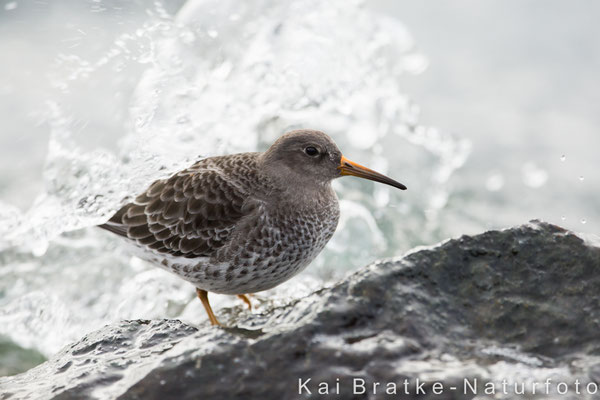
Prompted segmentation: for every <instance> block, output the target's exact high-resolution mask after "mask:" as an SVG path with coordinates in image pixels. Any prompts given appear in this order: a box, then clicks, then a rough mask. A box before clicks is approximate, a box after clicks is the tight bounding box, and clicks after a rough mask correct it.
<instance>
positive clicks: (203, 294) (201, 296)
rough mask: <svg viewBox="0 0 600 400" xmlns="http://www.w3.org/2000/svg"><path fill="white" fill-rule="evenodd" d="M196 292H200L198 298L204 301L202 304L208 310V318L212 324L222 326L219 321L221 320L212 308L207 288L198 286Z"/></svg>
mask: <svg viewBox="0 0 600 400" xmlns="http://www.w3.org/2000/svg"><path fill="white" fill-rule="evenodd" d="M196 293H198V298H199V299H200V301H201V302H202V305H203V306H204V309H205V310H206V313H207V314H208V319H209V320H210V324H211V325H219V326H220V325H221V324H220V323H219V321H217V317H215V314H214V313H213V310H212V308H210V303H209V302H208V293H207V292H206V290H202V289H198V288H196Z"/></svg>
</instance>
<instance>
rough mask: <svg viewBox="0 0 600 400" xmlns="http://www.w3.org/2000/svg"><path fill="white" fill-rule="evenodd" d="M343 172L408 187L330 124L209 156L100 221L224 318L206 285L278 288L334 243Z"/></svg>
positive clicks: (240, 290) (222, 289)
mask: <svg viewBox="0 0 600 400" xmlns="http://www.w3.org/2000/svg"><path fill="white" fill-rule="evenodd" d="M313 151H316V154H313ZM342 175H356V176H362V177H366V178H367V179H372V180H377V181H380V182H384V183H388V184H391V185H394V186H396V187H399V188H404V187H403V185H401V184H399V183H397V182H395V181H393V180H391V179H389V178H387V177H384V176H383V175H380V174H377V173H375V172H374V171H371V170H368V169H367V168H364V167H361V166H360V165H358V164H355V163H352V162H350V161H348V160H347V159H345V158H344V157H343V156H342V154H341V152H340V151H339V149H338V148H337V146H336V145H335V143H334V142H333V141H332V140H331V139H330V138H329V137H328V136H327V135H325V134H324V133H322V132H318V131H307V130H303V131H294V132H290V133H288V134H286V135H284V136H282V137H281V138H280V139H279V140H277V141H276V142H275V143H274V144H273V146H271V148H269V150H267V151H266V152H264V153H242V154H234V155H227V156H220V157H211V158H206V159H203V160H201V161H198V162H197V163H195V164H194V165H192V166H191V167H189V168H187V169H185V170H183V171H180V172H178V173H176V174H174V175H173V176H171V177H170V178H168V179H161V180H158V181H156V182H154V183H153V184H152V185H150V187H149V188H148V189H147V190H146V191H145V192H144V193H142V194H141V195H139V196H138V197H137V198H136V199H135V200H134V201H133V202H131V203H129V204H126V205H125V206H123V207H122V208H121V209H120V210H119V211H118V212H117V213H116V214H115V215H114V216H113V217H112V218H111V219H110V220H109V221H108V222H107V223H106V224H103V225H100V226H101V227H102V228H104V229H107V230H109V231H111V232H113V233H116V234H118V235H121V236H123V237H125V238H127V239H128V240H129V241H130V243H132V244H134V245H135V246H136V248H137V250H138V251H137V254H138V255H139V256H140V257H141V258H143V259H146V260H148V261H150V262H152V263H155V264H156V265H158V266H160V267H162V268H164V269H166V270H168V271H170V272H173V273H175V274H177V275H178V276H180V277H182V278H183V279H185V280H187V281H189V282H191V283H192V284H194V285H195V286H196V288H197V289H198V290H199V291H198V294H199V297H200V298H201V300H203V303H204V305H205V307H206V308H207V312H208V313H209V316H210V319H211V322H212V323H218V322H217V321H216V318H215V317H214V315H212V310H210V305H208V299H207V297H206V291H209V292H215V293H225V294H237V295H242V294H244V293H254V292H258V291H262V290H266V289H270V288H272V287H274V286H277V285H278V284H280V283H282V282H284V281H286V280H288V279H289V278H291V277H292V276H294V275H295V274H297V273H298V272H300V271H301V270H303V269H304V268H305V267H306V266H307V265H308V264H309V263H310V262H311V261H312V260H313V259H314V258H315V257H316V256H317V254H319V252H320V251H321V250H322V249H323V248H324V247H325V245H326V244H327V242H328V241H329V239H330V238H331V236H332V235H333V233H334V231H335V228H336V226H337V223H338V219H339V206H338V201H337V196H336V195H335V192H334V191H333V189H332V188H331V185H330V183H331V181H332V180H333V179H335V178H337V177H339V176H342Z"/></svg>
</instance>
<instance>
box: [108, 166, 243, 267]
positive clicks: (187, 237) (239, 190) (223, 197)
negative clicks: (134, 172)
mask: <svg viewBox="0 0 600 400" xmlns="http://www.w3.org/2000/svg"><path fill="white" fill-rule="evenodd" d="M248 199H249V193H248V190H247V189H246V188H245V185H244V184H243V182H239V181H235V180H232V179H231V176H229V175H227V174H226V173H225V172H224V171H223V170H221V169H219V168H211V167H210V164H208V165H203V163H202V162H200V163H198V164H195V165H194V166H192V167H190V168H189V169H186V170H183V171H181V172H179V173H177V174H175V175H173V176H172V177H170V178H168V179H162V180H158V181H156V182H154V183H153V184H152V185H151V186H150V187H149V188H148V190H146V192H144V193H142V194H141V195H140V196H138V197H137V198H136V199H135V200H134V201H133V202H131V203H129V204H126V205H125V206H123V208H121V209H120V210H119V211H117V213H116V214H115V215H114V216H113V217H112V218H111V219H110V220H109V221H108V222H107V223H106V224H104V225H100V227H101V228H104V229H107V230H109V231H111V232H114V233H116V234H118V235H121V236H125V237H127V238H128V239H131V240H134V241H135V242H137V243H138V244H139V245H141V246H144V247H147V248H148V249H152V250H154V251H155V252H159V253H164V254H171V255H173V256H183V257H190V258H195V257H209V256H211V255H212V254H214V252H215V251H216V250H218V249H219V248H220V247H222V246H223V245H224V244H225V243H226V242H227V240H228V238H229V237H230V235H231V233H232V232H233V230H234V229H235V227H236V225H237V223H238V222H239V221H240V220H241V219H242V218H243V217H244V216H246V215H248V214H249V213H250V212H251V211H252V210H251V209H252V207H248Z"/></svg>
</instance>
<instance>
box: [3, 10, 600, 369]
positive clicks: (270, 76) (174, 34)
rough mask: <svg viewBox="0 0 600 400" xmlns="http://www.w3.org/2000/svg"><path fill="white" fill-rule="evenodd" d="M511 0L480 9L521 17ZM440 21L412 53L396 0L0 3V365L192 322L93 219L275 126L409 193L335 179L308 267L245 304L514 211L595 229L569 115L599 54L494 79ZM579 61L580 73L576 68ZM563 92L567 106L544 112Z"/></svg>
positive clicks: (581, 144) (267, 135)
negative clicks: (323, 143)
mask: <svg viewBox="0 0 600 400" xmlns="http://www.w3.org/2000/svg"><path fill="white" fill-rule="evenodd" d="M448 3H450V2H448ZM531 3H532V2H528V3H526V4H525V5H524V6H516V5H514V4H513V5H512V6H501V5H500V2H494V3H493V5H490V6H489V7H491V8H492V9H491V11H490V10H487V12H488V14H485V13H483V11H485V10H480V11H481V12H482V15H488V17H489V18H492V17H493V16H494V15H498V12H499V10H500V11H502V10H504V13H505V16H511V15H512V14H511V12H512V13H514V14H519V13H524V14H525V15H531V14H532V13H534V12H535V7H534V6H533V5H532V4H531ZM538 3H539V2H538ZM457 4H458V3H457ZM544 4H545V3H544ZM553 4H554V3H553ZM468 5H469V4H468V2H463V6H465V7H466V6H468ZM444 7H445V8H444ZM444 7H442V8H441V10H445V12H446V14H445V15H443V13H442V15H439V14H436V18H437V19H434V21H435V23H434V22H433V21H432V22H431V25H430V26H429V30H424V33H423V35H424V36H425V38H426V39H427V43H428V44H429V46H425V45H423V44H420V42H419V37H418V35H415V34H413V33H412V29H411V28H410V27H408V28H407V26H409V25H405V24H404V23H403V22H402V21H403V19H402V17H403V12H406V15H407V18H408V19H409V21H413V22H415V24H416V26H419V27H420V29H425V28H423V26H422V24H421V22H422V21H424V20H429V19H430V18H429V17H430V16H429V15H427V13H426V12H425V11H424V10H423V9H419V7H418V6H415V5H414V4H413V5H411V4H409V3H408V2H399V3H396V2H391V1H389V2H385V1H378V2H367V3H364V2H359V1H341V0H338V1H330V2H322V1H316V0H301V1H300V0H299V1H292V2H279V1H275V0H262V1H256V2H252V3H247V2H238V1H233V0H229V1H216V0H190V1H188V2H183V1H174V2H171V1H169V2H159V1H156V2H151V1H137V2H124V1H116V0H114V1H86V2H70V1H58V2H51V3H45V2H28V1H11V2H4V3H2V4H1V5H0V51H1V52H2V54H4V56H3V62H2V63H0V93H2V97H1V98H0V115H1V116H2V120H3V121H5V122H3V129H2V132H1V133H0V276H1V277H2V278H1V279H0V356H1V357H0V373H3V374H11V373H15V372H18V371H21V370H24V369H26V368H28V367H30V366H32V365H35V364H36V363H39V362H40V360H42V359H43V357H47V356H49V355H51V354H53V353H54V352H56V351H57V350H58V349H60V348H61V347H62V346H64V345H66V344H67V343H69V342H70V341H73V340H75V339H77V338H79V337H81V336H82V335H83V334H85V333H86V332H89V331H91V330H93V329H96V328H98V327H100V326H102V325H105V324H107V323H110V322H113V321H118V320H121V319H134V318H165V317H169V318H182V319H184V320H186V321H192V322H194V323H204V321H205V319H206V317H205V315H204V311H203V309H202V307H201V304H200V302H199V301H197V300H196V299H195V294H194V290H193V288H192V287H191V286H190V285H189V284H187V283H185V282H183V281H181V280H179V279H178V278H176V277H174V276H171V275H169V274H168V273H166V272H164V271H162V270H159V269H157V268H154V267H152V266H150V265H148V264H146V263H144V262H142V261H141V260H139V259H137V258H135V257H131V255H129V254H128V253H127V249H126V248H125V247H124V246H122V243H121V241H120V239H119V238H116V237H112V236H111V235H110V234H108V233H106V232H104V231H100V230H99V229H97V228H95V227H94V226H95V225H97V224H99V223H102V222H104V221H105V220H106V219H107V218H108V217H109V216H110V215H111V214H112V213H113V212H114V211H115V210H116V209H117V208H118V207H119V205H120V204H122V203H123V202H125V201H127V200H128V199H130V198H131V197H132V196H134V195H135V194H136V193H137V192H139V191H141V190H143V189H144V188H145V187H146V186H147V185H148V184H149V183H150V182H152V181H153V180H154V179H157V178H161V177H165V176H168V175H169V174H170V173H172V172H173V171H176V170H178V169H180V168H182V167H184V166H186V165H189V164H191V163H192V162H193V161H194V160H196V159H198V158H200V157H207V156H212V155H218V154H227V153H232V152H240V151H255V150H264V149H265V148H267V147H268V145H269V144H270V143H271V142H272V141H273V140H274V139H275V138H277V137H278V136H279V135H280V134H281V133H283V132H285V131H286V130H289V129H295V128H298V127H307V128H315V129H321V130H324V131H326V132H327V133H329V134H330V135H331V136H332V137H333V138H334V139H335V140H336V142H337V143H338V145H339V146H340V148H341V149H342V151H343V152H344V154H345V155H346V156H347V157H348V158H350V159H352V160H355V161H357V162H360V163H361V164H364V165H368V166H370V167H371V168H373V169H376V170H379V171H381V172H384V173H386V174H388V175H390V176H392V177H394V178H395V179H397V180H399V181H400V182H403V183H405V184H406V185H407V186H408V188H409V189H408V191H406V192H400V191H397V190H394V189H392V188H389V187H385V186H383V185H374V184H372V183H370V182H361V181H358V180H356V179H352V178H344V179H341V180H339V181H336V182H335V188H336V190H337V192H338V194H339V197H340V201H341V211H342V219H341V221H340V226H339V229H338V231H337V233H336V235H335V236H334V238H333V239H332V241H331V242H330V244H329V245H328V247H327V248H326V250H325V251H324V252H323V253H322V254H321V255H320V256H319V258H318V259H317V260H316V261H315V262H314V263H313V265H311V266H310V267H309V268H308V269H307V271H305V272H304V273H303V274H301V275H300V276H298V277H296V278H294V279H293V280H292V281H290V282H287V283H286V284H284V285H281V286H280V287H278V288H275V289H273V290H272V291H269V292H265V293H261V294H257V295H256V302H257V303H261V302H271V303H277V302H285V301H287V300H289V299H290V298H295V297H300V296H303V295H305V294H306V293H308V292H310V291H311V290H314V289H315V288H318V287H320V286H322V285H327V284H330V283H331V282H333V281H335V280H336V279H339V278H340V277H342V276H344V275H346V274H348V273H350V272H352V271H355V270H356V269H358V268H360V267H361V266H363V265H365V264H367V263H369V262H371V261H373V260H375V259H377V258H381V257H388V256H395V255H401V254H403V253H404V252H406V251H408V250H409V249H411V248H412V247H414V246H417V245H424V244H433V243H435V242H437V241H440V240H444V239H446V238H448V237H454V236H458V235H460V234H463V233H476V232H480V231H482V230H485V229H490V228H501V227H506V226H510V225H513V224H519V223H523V222H526V221H527V220H529V219H532V218H542V219H545V220H549V221H551V222H555V223H559V224H562V225H565V226H567V227H569V228H571V229H574V230H576V231H580V232H584V233H586V234H588V235H595V234H598V233H599V231H600V229H599V227H600V219H599V210H598V207H597V203H596V201H595V199H596V196H595V195H596V194H597V193H598V188H599V187H600V182H599V180H600V178H599V177H598V173H597V168H594V166H596V167H597V150H596V151H595V150H594V149H597V148H600V146H598V145H599V144H600V143H598V142H599V141H600V139H599V138H600V137H599V136H598V135H597V131H598V127H599V126H600V124H599V123H598V122H599V121H598V116H597V115H596V114H595V113H594V112H592V108H591V107H589V104H590V103H592V101H593V100H594V96H595V99H596V100H597V96H598V94H597V93H594V91H593V90H591V89H590V87H592V85H591V82H590V84H589V85H586V84H585V83H586V82H587V81H586V79H592V78H595V76H594V74H593V73H592V72H591V71H593V69H591V68H590V69H589V71H588V70H587V66H588V64H592V65H596V66H598V62H599V55H598V51H597V50H596V53H593V51H592V50H589V49H588V48H587V47H586V44H589V43H590V42H591V41H593V39H587V41H579V42H578V43H579V46H580V48H579V50H578V51H579V52H577V51H575V53H574V54H575V56H577V57H581V60H579V59H577V60H575V61H574V60H572V59H571V60H563V59H561V57H563V58H565V57H569V56H571V57H573V55H572V54H567V55H565V54H561V53H557V54H556V59H551V60H550V61H551V62H552V61H555V62H557V63H559V64H560V62H561V61H565V62H566V61H569V62H570V63H571V64H572V65H571V64H569V66H568V67H565V69H564V70H566V71H568V72H569V73H571V75H568V74H567V75H566V76H565V77H564V79H565V81H564V82H562V81H561V82H559V83H557V82H555V81H553V80H552V79H551V78H552V77H553V75H552V74H551V73H549V72H548V71H547V69H548V68H543V67H542V66H543V65H545V64H544V61H546V60H544V58H543V57H541V56H539V57H540V60H537V59H536V61H534V62H530V64H527V68H525V67H522V68H521V69H519V66H518V65H517V67H515V66H514V64H515V63H516V64H519V62H522V63H526V61H527V60H530V59H531V58H534V59H535V54H537V53H535V51H532V54H534V55H531V54H529V53H524V54H521V55H520V57H522V59H516V60H512V63H508V62H506V60H502V59H501V58H498V62H499V65H494V67H495V70H494V68H491V67H490V66H489V65H486V64H485V63H483V64H482V62H481V60H480V58H482V59H486V60H487V58H486V57H487V55H488V53H485V52H486V51H488V52H489V48H490V44H489V43H480V42H485V39H486V36H485V35H481V36H480V37H479V39H477V40H479V42H477V40H475V41H476V42H477V43H478V45H479V46H480V47H479V48H478V47H476V46H474V47H470V49H471V52H469V51H465V49H464V48H462V47H461V46H463V45H464V44H465V43H467V44H468V43H472V41H473V39H472V37H473V36H475V37H477V32H478V29H479V30H481V29H483V27H482V26H471V27H469V26H466V27H465V26H464V24H462V25H461V24H459V21H456V26H455V27H454V28H452V29H450V31H451V32H455V34H454V35H452V34H448V35H447V37H446V39H445V41H441V40H436V39H435V38H433V36H432V35H431V32H436V29H438V31H437V33H438V34H439V33H441V32H442V31H443V30H440V28H439V27H440V25H441V26H442V27H443V26H444V25H443V24H444V23H447V24H451V22H452V21H455V20H460V18H465V19H469V17H467V16H463V17H460V13H461V11H460V10H461V8H460V6H450V5H447V4H446V5H445V6H444ZM478 7H481V8H485V7H483V6H478ZM494 7H496V8H497V9H494ZM502 7H506V9H503V8H502ZM519 7H521V8H519ZM557 7H558V6H556V4H554V5H553V6H552V7H549V8H550V11H546V14H545V15H546V17H547V16H548V15H550V16H551V17H556V16H555V15H554V14H552V11H553V10H554V11H555V12H556V13H557V14H558V13H559V12H562V11H563V10H560V9H558V8H557ZM467 9H469V10H471V9H472V8H468V7H467ZM575 11H576V12H580V13H581V14H582V15H583V14H585V12H586V10H585V9H581V10H579V9H578V10H575ZM453 13H454V14H453ZM527 13H529V14H527ZM500 15H502V14H501V13H500ZM452 16H454V17H452ZM419 18H421V20H420V19H419ZM453 18H454V19H453ZM557 18H558V17H557ZM546 19H548V18H546ZM550 19H551V18H550ZM541 20H542V22H539V21H537V22H536V24H538V25H540V26H537V27H535V29H537V30H538V31H539V30H543V29H544V26H546V25H544V21H546V20H544V18H541ZM449 21H450V22H449ZM519 21H521V20H517V22H514V21H513V24H516V25H518V26H519V27H520V28H521V29H525V27H523V26H521V25H519ZM526 22H528V20H527V19H526V18H525V17H523V20H522V21H521V23H522V24H523V25H526ZM567 22H568V23H570V24H571V26H574V25H575V24H579V25H580V26H579V27H578V29H579V31H584V33H585V34H587V33H588V32H587V31H585V29H586V26H587V25H585V24H583V25H581V21H577V20H572V21H567ZM459 27H460V29H459ZM469 28H470V29H471V30H470V31H469ZM498 29H499V28H498ZM552 29H558V28H552ZM590 29H592V28H590ZM596 29H597V28H596ZM499 31H500V32H502V30H501V29H499ZM575 31H576V32H579V31H577V30H575ZM427 32H430V34H429V36H428V34H427ZM457 32H458V34H457ZM469 34H470V35H471V36H469ZM557 35H558V34H557ZM567 36H568V35H567ZM583 36H585V37H586V38H587V36H586V35H583ZM560 37H561V38H562V36H560ZM562 39H564V38H562ZM562 39H561V40H562ZM575 39H577V37H575ZM575 39H574V40H575ZM527 40H528V39H527V37H525V38H523V37H510V36H509V37H508V38H504V39H498V38H496V41H497V42H499V43H504V45H505V46H508V44H510V43H527ZM538 40H539V42H540V43H545V42H544V40H543V37H542V38H539V39H538ZM548 40H549V41H552V38H549V39H548ZM495 43H496V42H495ZM534 44H535V43H534ZM567 44H568V43H567ZM561 46H563V47H564V46H566V45H565V44H564V43H559V44H557V47H559V48H562V47H561ZM428 47H429V48H430V50H428ZM590 48H592V46H591V45H590ZM473 49H479V50H480V51H479V52H478V51H475V50H473ZM554 50H555V49H554V48H553V47H550V49H549V50H547V52H550V53H551V52H553V51H554ZM428 51H429V52H430V53H431V54H427V53H428ZM539 52H541V53H543V52H544V49H542V50H539ZM544 54H545V53H544ZM436 57H438V58H441V59H436ZM520 60H524V61H520ZM502 62H506V65H505V64H503V63H502ZM578 62H579V63H581V64H585V66H586V69H585V71H588V75H587V76H586V75H585V74H584V73H580V74H577V73H576V72H578V71H575V67H573V65H576V66H578V65H580V64H578ZM536 65H537V67H538V70H536V69H535V68H534V66H536ZM552 65H553V64H552ZM445 67H448V69H444V68H445ZM450 67H452V68H455V69H454V70H453V69H452V68H450ZM470 68H472V69H473V71H471V70H470ZM486 68H487V69H486ZM555 68H557V69H558V71H560V72H564V71H563V69H560V68H559V67H555ZM490 70H494V71H495V72H496V73H499V74H500V76H501V78H502V79H504V81H502V79H498V81H495V80H491V79H490V76H493V74H490V73H489V71H490ZM504 70H508V71H510V72H511V75H510V76H509V77H506V76H504V75H502V74H501V71H504ZM428 74H430V76H431V77H430V78H427V76H428ZM544 74H545V75H544ZM540 75H541V76H542V78H540ZM456 77H461V78H463V80H458V79H457V78H456ZM546 78H547V79H546ZM428 79H429V80H428ZM419 82H423V83H419ZM449 82H450V83H452V84H450V83H449ZM569 82H571V83H572V85H570V84H569ZM511 85H514V86H516V88H514V89H512V90H508V89H506V88H507V87H511ZM544 87H549V88H550V89H548V90H541V88H544ZM532 92H533V93H538V94H539V96H533V95H532V94H531V93H532ZM573 92H575V93H579V95H580V96H582V97H583V99H582V100H581V103H577V102H575V100H573V102H574V103H569V105H568V107H566V106H565V107H564V108H561V107H558V106H557V105H556V104H560V101H561V96H563V97H566V98H572V99H574V98H575V97H576V96H575V95H574V94H573ZM524 94H525V95H526V96H529V97H528V99H529V101H525V100H523V98H522V96H523V95H524ZM553 99H554V100H555V101H554V102H553ZM586 99H587V100H586ZM417 100H419V101H417ZM421 100H422V101H421ZM513 100H514V101H513ZM421 103H422V104H421ZM513 103H514V104H516V105H513ZM419 104H421V105H419ZM506 104H511V105H513V106H511V107H506V109H504V108H503V107H504V106H506ZM596 104H598V102H596ZM578 106H579V107H578ZM428 107H430V108H429V109H430V110H432V111H431V112H430V113H429V114H428V111H427V110H428ZM211 301H212V302H213V307H214V308H215V309H219V308H221V307H223V306H231V305H234V304H238V303H237V300H236V299H235V298H234V297H231V296H216V295H215V296H213V297H211ZM258 311H260V306H259V309H258Z"/></svg>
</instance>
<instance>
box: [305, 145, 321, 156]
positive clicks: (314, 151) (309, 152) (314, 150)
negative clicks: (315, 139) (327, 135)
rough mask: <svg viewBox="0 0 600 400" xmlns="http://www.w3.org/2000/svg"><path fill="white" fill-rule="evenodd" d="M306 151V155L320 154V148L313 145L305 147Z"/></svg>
mask: <svg viewBox="0 0 600 400" xmlns="http://www.w3.org/2000/svg"><path fill="white" fill-rule="evenodd" d="M304 152H305V153H306V155H308V156H311V157H316V156H318V155H319V150H318V149H317V148H316V147H313V146H308V147H307V148H305V149H304Z"/></svg>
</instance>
